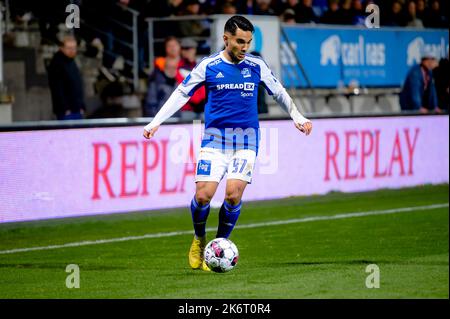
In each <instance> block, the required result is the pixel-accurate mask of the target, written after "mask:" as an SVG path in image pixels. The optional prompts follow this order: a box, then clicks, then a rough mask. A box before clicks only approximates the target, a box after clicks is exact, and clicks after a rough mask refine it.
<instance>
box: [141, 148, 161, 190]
mask: <svg viewBox="0 0 450 319" xmlns="http://www.w3.org/2000/svg"><path fill="white" fill-rule="evenodd" d="M142 145H143V146H144V150H143V152H144V154H143V170H142V195H148V189H147V184H148V183H147V179H148V172H149V171H152V170H154V169H155V168H156V167H157V165H158V161H159V148H158V144H156V142H155V141H152V140H150V141H143V142H142ZM149 146H152V147H153V152H154V154H155V158H154V159H153V163H151V165H149V164H148V148H149Z"/></svg>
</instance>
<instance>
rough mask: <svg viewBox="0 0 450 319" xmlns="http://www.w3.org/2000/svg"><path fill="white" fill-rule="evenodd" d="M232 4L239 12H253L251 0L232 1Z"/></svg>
mask: <svg viewBox="0 0 450 319" xmlns="http://www.w3.org/2000/svg"><path fill="white" fill-rule="evenodd" d="M233 5H234V6H235V7H236V8H237V11H238V13H239V14H254V7H255V5H254V1H253V0H241V1H234V2H233Z"/></svg>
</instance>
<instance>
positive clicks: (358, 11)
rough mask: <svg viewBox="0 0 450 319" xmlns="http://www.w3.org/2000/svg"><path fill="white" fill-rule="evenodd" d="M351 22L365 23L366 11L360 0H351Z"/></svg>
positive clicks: (356, 23)
mask: <svg viewBox="0 0 450 319" xmlns="http://www.w3.org/2000/svg"><path fill="white" fill-rule="evenodd" d="M352 11H353V24H354V25H361V26H363V25H365V20H366V13H365V9H364V7H363V4H362V1H361V0H353V1H352Z"/></svg>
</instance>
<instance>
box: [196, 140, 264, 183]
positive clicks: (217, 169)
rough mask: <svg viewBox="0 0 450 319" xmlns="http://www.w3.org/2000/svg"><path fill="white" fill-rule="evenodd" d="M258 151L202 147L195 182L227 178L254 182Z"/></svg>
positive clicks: (216, 180)
mask: <svg viewBox="0 0 450 319" xmlns="http://www.w3.org/2000/svg"><path fill="white" fill-rule="evenodd" d="M255 160H256V152H255V151H253V150H232V149H230V150H228V149H226V150H221V149H216V148H211V147H202V148H201V149H200V154H199V156H198V158H197V168H196V171H195V182H218V183H219V182H220V181H221V180H222V178H223V177H224V176H225V174H227V179H239V180H242V181H246V182H248V183H249V184H250V183H251V182H252V174H253V169H254V167H255Z"/></svg>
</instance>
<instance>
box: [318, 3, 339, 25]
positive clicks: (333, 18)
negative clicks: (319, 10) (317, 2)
mask: <svg viewBox="0 0 450 319" xmlns="http://www.w3.org/2000/svg"><path fill="white" fill-rule="evenodd" d="M320 23H325V24H340V23H341V17H340V15H339V1H338V0H329V1H328V10H327V11H325V13H324V14H323V15H322V17H321V19H320Z"/></svg>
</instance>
